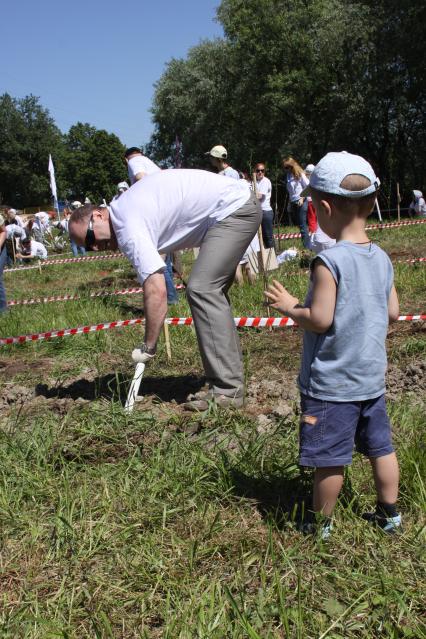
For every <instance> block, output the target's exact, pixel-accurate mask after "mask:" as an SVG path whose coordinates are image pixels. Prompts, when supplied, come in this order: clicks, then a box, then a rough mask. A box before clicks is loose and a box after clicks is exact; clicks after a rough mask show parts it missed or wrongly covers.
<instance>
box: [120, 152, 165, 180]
mask: <svg viewBox="0 0 426 639" xmlns="http://www.w3.org/2000/svg"><path fill="white" fill-rule="evenodd" d="M158 171H161V169H160V167H159V166H157V165H156V164H155V162H153V161H152V160H150V159H149V158H147V157H146V156H145V155H135V157H133V158H130V160H129V161H128V163H127V172H128V174H129V180H130V184H134V183H135V182H136V176H137V174H138V173H145V175H151V174H152V173H157V172H158Z"/></svg>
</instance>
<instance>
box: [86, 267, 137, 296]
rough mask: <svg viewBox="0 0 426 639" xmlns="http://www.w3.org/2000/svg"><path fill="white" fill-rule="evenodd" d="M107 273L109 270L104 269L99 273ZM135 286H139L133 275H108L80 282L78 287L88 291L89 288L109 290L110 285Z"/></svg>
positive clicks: (117, 286) (115, 286) (91, 289)
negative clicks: (99, 278)
mask: <svg viewBox="0 0 426 639" xmlns="http://www.w3.org/2000/svg"><path fill="white" fill-rule="evenodd" d="M109 273H111V271H105V272H103V273H101V275H109ZM137 286H140V284H139V283H138V281H137V279H136V278H135V277H113V276H109V277H103V278H102V279H101V280H93V281H91V282H85V283H84V284H82V285H81V286H80V287H79V290H80V291H88V290H90V291H91V292H93V291H97V290H100V291H102V290H104V289H105V290H106V291H108V290H111V288H112V287H114V288H135V287H137Z"/></svg>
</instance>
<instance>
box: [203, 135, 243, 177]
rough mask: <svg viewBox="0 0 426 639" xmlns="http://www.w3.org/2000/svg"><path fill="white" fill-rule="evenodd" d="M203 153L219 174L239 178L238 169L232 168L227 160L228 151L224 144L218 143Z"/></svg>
mask: <svg viewBox="0 0 426 639" xmlns="http://www.w3.org/2000/svg"><path fill="white" fill-rule="evenodd" d="M205 155H208V156H209V159H210V164H211V165H212V166H213V167H214V168H215V169H216V171H217V172H218V174H219V175H224V176H225V177H230V178H233V179H234V180H239V179H240V174H239V173H238V171H236V170H235V169H233V168H232V166H230V165H229V164H228V162H227V158H228V151H227V150H226V149H225V147H224V146H222V145H221V144H218V145H216V146H214V147H213V148H212V149H210V151H207V153H206V154H205Z"/></svg>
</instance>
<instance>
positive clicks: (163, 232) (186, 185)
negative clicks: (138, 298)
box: [109, 169, 250, 283]
mask: <svg viewBox="0 0 426 639" xmlns="http://www.w3.org/2000/svg"><path fill="white" fill-rule="evenodd" d="M249 197H250V188H249V185H248V183H247V182H246V180H234V179H232V178H228V177H224V176H220V175H217V174H214V173H211V172H210V171H201V170H198V169H168V170H166V171H160V172H157V173H155V174H153V175H147V176H145V177H144V178H143V180H139V181H138V182H136V183H135V184H134V185H133V186H132V188H131V189H129V190H128V191H126V193H123V195H121V197H120V198H119V199H118V200H115V201H113V202H111V204H110V209H109V210H110V216H111V222H112V225H113V228H114V231H115V235H116V237H117V242H118V245H119V247H120V249H121V250H122V251H123V253H124V254H125V255H126V257H127V258H128V259H129V260H130V261H131V263H132V264H133V266H134V268H135V269H136V272H137V274H138V280H139V282H141V283H143V282H144V281H145V280H146V278H147V277H149V275H152V273H156V272H157V271H162V270H164V262H163V260H162V259H161V257H160V255H159V252H161V253H171V252H173V251H177V250H181V249H184V248H192V247H194V246H200V245H201V243H202V241H203V238H204V236H205V234H206V233H207V231H208V229H209V228H210V227H211V226H213V225H214V224H216V223H217V222H220V221H221V220H223V219H225V218H226V217H228V216H229V215H232V213H235V211H237V209H239V208H240V207H241V206H243V204H245V203H246V202H247V200H248V199H249ZM218 259H220V256H219V255H218Z"/></svg>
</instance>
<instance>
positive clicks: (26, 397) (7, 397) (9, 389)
mask: <svg viewBox="0 0 426 639" xmlns="http://www.w3.org/2000/svg"><path fill="white" fill-rule="evenodd" d="M33 397H34V391H33V390H31V388H26V387H25V386H19V385H18V384H13V386H12V385H11V386H6V387H5V388H3V391H2V393H1V396H0V412H3V411H4V410H8V409H9V408H10V407H11V406H17V405H19V404H21V405H22V404H26V403H27V402H28V401H30V400H31V399H33Z"/></svg>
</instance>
